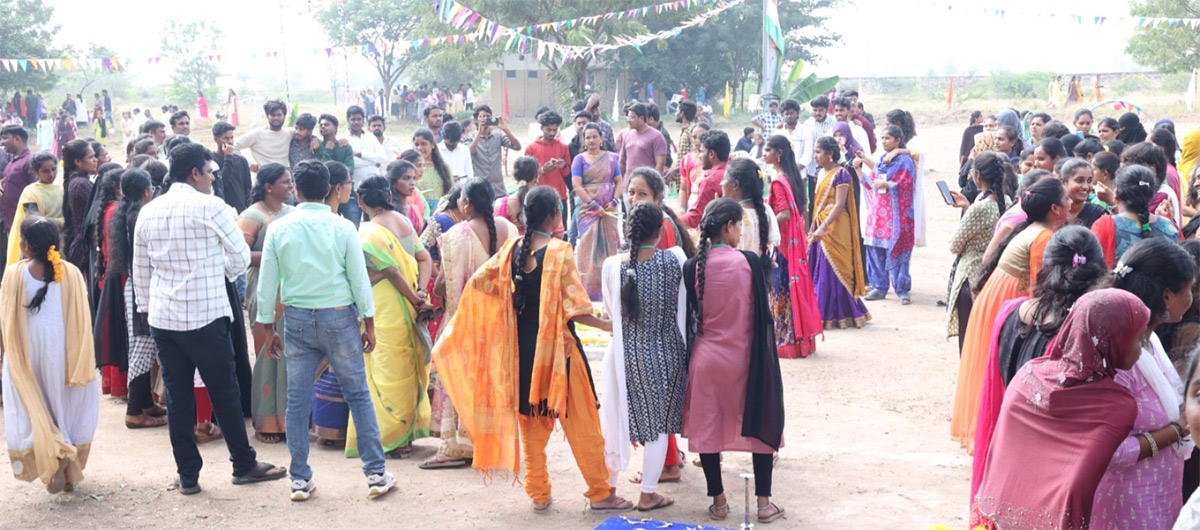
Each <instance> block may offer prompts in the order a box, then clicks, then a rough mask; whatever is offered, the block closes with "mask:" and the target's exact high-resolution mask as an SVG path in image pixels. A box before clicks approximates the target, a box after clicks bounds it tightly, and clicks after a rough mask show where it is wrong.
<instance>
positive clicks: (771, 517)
mask: <svg viewBox="0 0 1200 530" xmlns="http://www.w3.org/2000/svg"><path fill="white" fill-rule="evenodd" d="M772 506H773V507H774V508H775V509H776V510H778V511H777V512H775V513H773V514H771V515H769V516H767V517H763V516H761V515H760V516H759V517H758V522H760V523H770V522H773V521H775V520H777V519H779V518H780V517H783V514H785V513H787V512H785V511H784V510H783V508H780V507H779V505H778V504H775V503H773V502H770V503H767V507H772Z"/></svg>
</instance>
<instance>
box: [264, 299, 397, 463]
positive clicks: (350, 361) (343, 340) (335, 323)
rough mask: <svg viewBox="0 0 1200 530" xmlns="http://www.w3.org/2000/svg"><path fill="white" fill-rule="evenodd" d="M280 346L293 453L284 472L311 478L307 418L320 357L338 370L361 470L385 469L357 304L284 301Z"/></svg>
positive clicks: (288, 425) (291, 450)
mask: <svg viewBox="0 0 1200 530" xmlns="http://www.w3.org/2000/svg"><path fill="white" fill-rule="evenodd" d="M283 315H284V328H285V331H284V333H285V334H286V337H285V338H284V350H283V355H284V358H285V360H286V363H285V364H286V366H287V376H288V388H287V446H288V452H290V453H291V454H292V463H291V465H290V466H288V472H289V473H291V475H292V478H293V479H303V480H308V479H311V478H312V468H310V467H308V420H309V417H310V416H311V415H312V394H313V380H314V377H315V375H316V373H317V365H318V364H319V363H320V362H321V358H322V357H329V362H330V364H331V365H332V366H333V371H334V373H335V374H337V379H338V384H339V385H341V387H342V395H343V396H344V397H345V399H346V404H347V405H349V407H350V417H351V419H352V420H353V421H354V428H355V430H357V431H358V454H359V456H360V458H361V459H362V462H363V473H364V474H366V475H371V474H375V473H383V472H384V471H385V464H384V456H383V444H382V443H381V442H380V441H379V424H378V423H376V422H375V405H374V404H373V403H371V394H370V392H369V391H368V390H367V371H366V367H365V365H364V363H363V349H362V334H361V332H360V331H359V325H358V309H356V308H355V306H353V305H351V306H349V307H345V308H341V309H301V308H298V307H291V306H288V307H284V308H283Z"/></svg>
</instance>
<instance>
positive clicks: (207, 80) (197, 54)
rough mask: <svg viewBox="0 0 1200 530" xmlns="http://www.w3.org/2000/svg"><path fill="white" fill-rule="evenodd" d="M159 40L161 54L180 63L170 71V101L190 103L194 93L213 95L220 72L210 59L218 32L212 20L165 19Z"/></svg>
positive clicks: (216, 46) (214, 48)
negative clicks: (163, 32) (185, 20)
mask: <svg viewBox="0 0 1200 530" xmlns="http://www.w3.org/2000/svg"><path fill="white" fill-rule="evenodd" d="M165 28H166V32H165V34H164V35H163V38H162V51H163V53H164V54H166V55H169V56H174V57H175V58H177V59H178V60H179V66H178V67H176V68H175V70H174V71H173V72H171V93H170V96H171V99H172V100H177V101H178V100H182V101H189V102H190V101H191V100H192V99H193V98H194V97H195V95H196V91H197V90H200V91H204V92H209V93H216V88H215V85H216V83H217V75H218V74H220V73H221V69H220V68H219V67H218V66H217V63H216V60H215V58H210V57H212V54H213V52H214V50H217V49H219V48H218V43H219V42H220V41H221V29H220V28H218V27H217V24H216V23H215V22H213V21H211V20H189V21H187V22H184V21H182V20H178V19H172V20H168V21H167V23H166V25H165Z"/></svg>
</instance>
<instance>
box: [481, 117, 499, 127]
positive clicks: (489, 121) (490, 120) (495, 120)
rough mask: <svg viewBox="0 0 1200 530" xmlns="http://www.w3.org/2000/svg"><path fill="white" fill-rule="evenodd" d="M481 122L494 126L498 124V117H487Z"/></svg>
mask: <svg viewBox="0 0 1200 530" xmlns="http://www.w3.org/2000/svg"><path fill="white" fill-rule="evenodd" d="M483 124H484V125H487V126H492V127H494V126H496V125H500V118H495V117H493V118H488V119H487V120H486V121H484V122H483Z"/></svg>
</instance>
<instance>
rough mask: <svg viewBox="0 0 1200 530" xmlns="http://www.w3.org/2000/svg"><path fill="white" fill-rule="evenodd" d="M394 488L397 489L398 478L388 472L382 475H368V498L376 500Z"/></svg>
mask: <svg viewBox="0 0 1200 530" xmlns="http://www.w3.org/2000/svg"><path fill="white" fill-rule="evenodd" d="M394 487H396V477H394V476H392V474H391V473H388V472H387V471H384V472H383V473H382V474H381V473H374V474H371V475H367V497H369V498H372V499H374V498H376V497H379V496H380V495H383V494H384V493H387V492H389V491H392V488H394Z"/></svg>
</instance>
